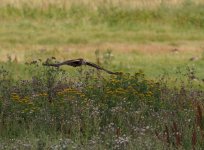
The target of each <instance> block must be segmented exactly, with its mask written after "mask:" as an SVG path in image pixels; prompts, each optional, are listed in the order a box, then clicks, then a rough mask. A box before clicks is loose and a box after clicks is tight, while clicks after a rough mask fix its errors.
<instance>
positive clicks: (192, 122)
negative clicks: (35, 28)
mask: <svg viewBox="0 0 204 150" xmlns="http://www.w3.org/2000/svg"><path fill="white" fill-rule="evenodd" d="M107 61H108V59H107ZM107 63H110V62H107ZM9 67H10V64H9V63H7V64H4V65H3V67H1V69H0V114H1V116H0V120H1V122H0V137H1V138H0V142H1V148H2V149H10V148H19V149H28V148H30V149H45V148H47V149H48V148H49V149H63V148H64V149H65V148H66V149H75V148H77V149H91V148H93V149H135V148H138V149H146V148H150V147H151V148H152V149H175V148H180V149H186V148H189V147H190V148H192V149H193V148H195V149H196V148H203V144H202V136H203V114H202V111H203V107H202V105H203V97H204V95H203V94H204V93H203V90H201V89H197V88H194V87H193V84H192V83H193V79H192V74H193V73H192V72H187V74H186V76H183V80H174V81H173V80H171V82H173V85H174V86H173V87H169V86H168V85H169V84H167V83H168V82H169V79H168V78H167V77H166V76H164V77H162V78H160V79H158V80H149V79H147V78H146V77H145V75H144V73H143V72H142V71H140V72H137V73H135V74H133V75H130V74H127V73H124V74H121V75H119V76H107V75H105V74H101V73H100V72H95V71H94V70H86V69H83V68H81V69H79V70H78V73H76V74H75V76H70V74H69V73H67V72H65V71H64V70H62V69H59V68H57V69H56V68H52V67H45V66H42V64H41V62H40V61H37V62H36V61H34V62H31V63H29V64H27V69H26V70H27V72H29V73H30V75H31V76H30V78H28V79H21V77H20V78H14V77H15V75H13V73H14V71H13V70H11V69H10V68H9ZM185 80H187V81H188V82H186V81H185ZM50 141H52V142H50Z"/></svg>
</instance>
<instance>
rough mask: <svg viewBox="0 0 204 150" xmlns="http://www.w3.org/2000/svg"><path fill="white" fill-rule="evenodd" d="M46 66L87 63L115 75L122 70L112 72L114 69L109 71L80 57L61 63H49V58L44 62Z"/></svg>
mask: <svg viewBox="0 0 204 150" xmlns="http://www.w3.org/2000/svg"><path fill="white" fill-rule="evenodd" d="M43 65H44V66H53V67H60V66H62V65H68V66H72V67H79V66H82V65H87V66H91V67H93V68H96V69H98V70H103V71H105V72H107V73H109V74H115V75H119V74H121V73H120V72H112V71H109V70H107V69H104V68H102V67H100V66H98V65H96V64H94V63H92V62H88V61H86V60H84V59H82V58H78V59H72V60H67V61H64V62H61V63H55V64H53V63H52V64H51V63H48V60H47V61H46V62H45V63H44V64H43Z"/></svg>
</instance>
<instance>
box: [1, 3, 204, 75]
mask: <svg viewBox="0 0 204 150" xmlns="http://www.w3.org/2000/svg"><path fill="white" fill-rule="evenodd" d="M203 7H204V4H203V2H202V1H201V0H200V1H199V0H195V1H191V0H183V1H182V0H171V1H165V0H160V1H159V0H154V1H147V0H128V1H121V0H112V1H111V0H109V1H108V0H98V1H94V2H93V1H89V0H80V1H77V2H76V1H72V0H70V1H66V0H58V1H52V0H49V1H41V0H36V1H29V2H28V1H23V0H1V4H0V20H1V24H0V43H1V45H0V55H1V56H0V60H1V61H3V62H5V61H7V60H8V57H9V58H11V59H13V60H14V59H15V60H16V62H17V63H24V62H26V61H31V60H33V59H37V58H38V57H39V58H43V59H45V58H47V57H51V56H55V57H56V58H57V59H58V60H65V59H72V58H78V57H84V58H87V59H89V60H91V61H95V54H94V52H95V50H100V51H102V53H103V52H104V51H107V49H109V50H111V51H112V55H113V56H114V59H113V61H112V64H111V66H110V68H113V69H114V70H117V71H126V72H134V71H136V70H139V69H143V70H144V71H145V72H147V76H149V77H155V76H158V75H159V74H160V73H161V72H163V71H164V70H165V71H173V70H176V68H178V67H185V66H186V65H190V66H196V68H198V76H199V77H202V76H203V71H202V67H201V66H202V65H203V50H204V44H203V43H204V42H203V40H204V17H203V16H204V9H203ZM39 54H40V55H39ZM189 60H193V61H189ZM194 60H195V61H194Z"/></svg>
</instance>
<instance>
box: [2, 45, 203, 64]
mask: <svg viewBox="0 0 204 150" xmlns="http://www.w3.org/2000/svg"><path fill="white" fill-rule="evenodd" d="M1 49H2V51H0V61H6V60H8V57H11V59H16V58H17V60H18V61H19V62H24V61H25V59H26V58H25V57H27V54H28V53H33V54H35V53H36V55H37V54H42V55H43V53H44V52H45V54H46V53H49V52H50V54H53V55H54V56H56V57H58V58H61V59H67V57H68V58H71V57H72V56H73V57H92V56H94V52H95V50H97V49H98V50H100V51H106V50H107V49H110V50H112V52H114V53H119V54H120V53H131V52H139V53H141V54H144V55H145V54H151V55H158V54H168V53H169V54H171V53H190V54H197V55H198V54H199V53H202V52H203V50H204V42H203V41H195V42H192V41H190V42H189V41H184V42H177V43H155V42H154V43H100V44H77V45H76V44H70V45H61V46H49V45H47V46H46V45H43V46H42V45H35V46H32V45H28V46H25V45H17V46H16V47H15V48H12V49H10V48H5V47H4V48H3V47H1ZM36 55H35V56H36Z"/></svg>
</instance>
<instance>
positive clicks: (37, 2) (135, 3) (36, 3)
mask: <svg viewBox="0 0 204 150" xmlns="http://www.w3.org/2000/svg"><path fill="white" fill-rule="evenodd" d="M184 1H185V0H126V1H124V0H96V1H92V0H77V1H76V0H68V1H67V0H32V1H27V0H1V1H0V2H1V4H0V6H5V5H7V4H10V5H13V6H16V7H21V6H22V5H23V4H27V5H29V6H32V7H42V8H46V7H47V6H49V5H50V4H54V5H59V6H62V7H67V8H69V7H70V6H72V4H85V5H89V6H90V7H91V8H97V6H99V5H100V4H105V3H107V4H111V5H114V6H121V5H123V6H127V7H133V8H134V7H147V8H152V7H155V6H158V5H160V4H172V5H178V4H181V3H183V2H184ZM193 2H195V3H204V1H203V0H193Z"/></svg>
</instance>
